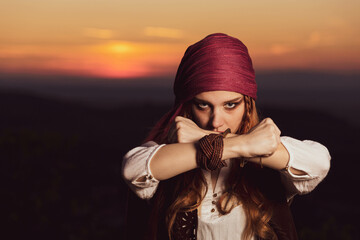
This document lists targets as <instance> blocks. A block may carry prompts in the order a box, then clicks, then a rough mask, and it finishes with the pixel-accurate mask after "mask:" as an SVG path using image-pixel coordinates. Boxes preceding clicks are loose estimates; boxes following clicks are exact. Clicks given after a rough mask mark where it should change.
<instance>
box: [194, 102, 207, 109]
mask: <svg viewBox="0 0 360 240" xmlns="http://www.w3.org/2000/svg"><path fill="white" fill-rule="evenodd" d="M196 106H197V107H198V108H199V109H205V108H207V107H208V106H209V105H208V104H206V103H196Z"/></svg>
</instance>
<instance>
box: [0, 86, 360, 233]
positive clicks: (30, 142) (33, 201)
mask: <svg viewBox="0 0 360 240" xmlns="http://www.w3.org/2000/svg"><path fill="white" fill-rule="evenodd" d="M169 107H170V106H169V105H166V104H164V105H154V104H151V103H133V104H132V103H131V102H127V103H126V105H125V106H124V105H123V106H121V107H120V106H119V107H115V106H112V107H101V106H98V107H91V106H90V105H88V104H85V103H79V102H72V101H70V100H59V99H54V98H46V97H44V96H43V95H42V96H38V95H34V94H30V93H28V92H27V91H23V92H18V91H9V90H6V91H5V90H0V113H1V117H0V159H1V175H2V179H3V183H6V184H5V186H4V188H3V189H4V190H3V194H2V202H3V204H2V205H3V206H6V208H5V210H4V211H3V216H5V219H6V223H5V224H6V225H5V227H4V229H5V231H4V232H2V233H0V234H3V235H4V236H6V234H11V236H12V239H24V238H25V237H27V236H28V235H30V234H31V235H32V236H36V237H37V239H69V238H72V239H121V236H122V233H123V226H124V222H123V221H124V219H123V217H124V212H125V199H126V196H125V192H126V186H125V184H124V182H123V180H122V179H121V176H120V167H121V159H122V156H123V155H124V154H125V153H126V152H127V151H128V150H129V149H130V148H132V147H134V146H136V145H139V144H141V142H142V141H143V139H144V137H145V136H146V134H147V132H148V131H149V130H150V129H151V127H152V126H153V125H154V124H155V122H156V121H157V120H158V119H159V118H160V117H161V116H162V115H163V114H164V113H165V112H166V111H167V110H168V109H169ZM260 114H261V115H262V116H263V117H268V116H269V117H271V118H273V119H274V121H275V122H276V123H277V125H278V126H279V128H280V129H281V131H282V134H283V135H288V136H293V137H295V138H298V139H313V140H316V141H319V142H321V143H323V144H324V145H325V146H327V147H328V149H329V151H330V153H331V155H332V167H331V171H330V173H329V175H328V177H327V178H326V179H325V181H324V182H323V183H321V184H320V185H319V186H318V188H317V189H316V190H315V191H314V192H313V193H311V194H309V195H305V196H298V197H297V198H296V199H295V201H294V202H293V204H292V209H293V213H294V216H295V220H296V223H297V227H298V231H299V235H300V236H301V239H357V238H358V237H359V226H360V224H359V221H360V220H359V219H360V218H359V217H360V206H359V204H358V202H359V200H360V199H359V197H358V196H356V194H355V193H354V192H355V188H356V186H353V185H355V184H356V183H357V182H358V180H357V178H356V176H357V172H358V169H359V167H360V162H359V161H358V149H357V148H358V146H360V141H359V137H360V135H359V128H358V127H355V126H353V125H349V124H348V123H347V122H344V121H342V120H341V119H340V118H336V117H334V116H333V115H331V114H327V113H326V112H319V111H314V110H311V109H306V108H300V109H285V108H279V107H277V108H270V107H261V106H260ZM9 236H10V235H9ZM344 236H345V237H346V236H348V238H344ZM2 239H8V238H5V237H2Z"/></svg>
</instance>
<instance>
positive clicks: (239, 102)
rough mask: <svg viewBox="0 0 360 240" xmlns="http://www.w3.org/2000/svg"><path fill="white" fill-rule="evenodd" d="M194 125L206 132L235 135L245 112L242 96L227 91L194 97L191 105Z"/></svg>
mask: <svg viewBox="0 0 360 240" xmlns="http://www.w3.org/2000/svg"><path fill="white" fill-rule="evenodd" d="M191 108H192V113H193V116H194V121H195V122H196V124H197V125H198V126H199V127H201V128H203V129H206V130H212V131H217V132H223V131H225V130H226V129H227V128H230V129H231V132H232V133H235V132H236V131H237V130H238V128H239V126H240V123H241V120H242V118H243V115H244V111H245V103H244V95H242V94H240V93H236V92H229V91H210V92H202V93H200V94H198V95H196V96H195V97H194V99H193V103H192V107H191Z"/></svg>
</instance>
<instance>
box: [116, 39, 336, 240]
mask: <svg viewBox="0 0 360 240" xmlns="http://www.w3.org/2000/svg"><path fill="white" fill-rule="evenodd" d="M256 91H257V85H256V82H255V73H254V70H253V67H252V62H251V59H250V56H249V54H248V51H247V48H246V46H245V45H244V44H243V43H242V42H241V41H239V40H238V39H236V38H233V37H230V36H227V35H225V34H212V35H209V36H207V37H206V38H204V39H203V40H201V41H199V42H197V43H195V44H194V45H192V46H190V47H189V48H188V49H187V50H186V52H185V55H184V57H183V59H182V61H181V63H180V66H179V68H178V71H177V75H176V79H175V83H174V93H175V97H176V99H175V104H174V106H173V108H172V110H171V111H170V112H169V113H167V114H166V115H165V116H164V117H163V118H162V119H161V120H160V121H159V122H158V123H157V125H156V126H155V127H154V129H153V130H152V131H151V133H150V135H149V136H148V138H147V141H146V143H145V144H143V145H142V146H139V147H137V148H134V149H132V150H131V151H129V152H128V153H127V154H126V155H125V157H124V160H123V176H124V178H125V180H126V182H127V183H128V184H129V186H130V188H131V189H132V190H133V191H134V192H135V193H136V194H137V195H138V196H139V197H140V198H142V199H151V201H150V203H151V207H152V212H151V214H150V223H151V224H150V227H149V229H148V230H147V233H146V235H145V238H146V239H206V240H208V239H296V238H297V237H296V231H295V227H294V224H293V220H292V217H291V213H290V210H289V201H290V200H291V199H292V198H293V197H294V195H295V194H304V193H308V192H310V191H312V190H313V189H314V188H315V186H316V185H317V184H318V183H319V182H320V181H321V180H322V179H323V178H324V177H325V176H326V174H327V172H328V170H329V166H330V155H329V152H328V151H327V149H326V148H325V147H324V146H322V145H321V144H319V143H316V142H313V141H299V140H296V139H293V138H290V137H280V130H279V129H278V127H277V126H276V124H275V123H274V122H273V121H272V120H271V119H269V118H267V119H264V120H262V121H260V122H259V119H258V115H257V110H256V106H255V100H256ZM229 132H230V133H229ZM140 228H141V229H144V228H145V227H144V226H141V227H140Z"/></svg>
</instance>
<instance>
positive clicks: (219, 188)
mask: <svg viewBox="0 0 360 240" xmlns="http://www.w3.org/2000/svg"><path fill="white" fill-rule="evenodd" d="M281 142H282V144H283V145H284V146H285V148H286V149H287V151H288V152H289V156H290V159H289V168H288V169H290V167H293V168H295V169H298V170H301V171H303V172H305V173H306V174H305V175H295V174H293V173H292V172H291V171H289V170H282V171H280V172H281V180H282V183H283V184H284V186H285V189H286V193H287V199H288V200H290V199H291V198H292V197H294V196H295V195H296V194H306V193H308V192H310V191H312V190H313V189H314V188H315V187H316V186H317V185H318V184H319V183H320V182H321V181H322V180H323V179H324V178H325V176H326V175H327V173H328V171H329V168H330V159H331V157H330V154H329V152H328V150H327V148H326V147H325V146H323V145H321V144H320V143H317V142H314V141H310V140H304V141H299V140H296V139H294V138H290V137H281ZM164 145H165V144H161V145H159V144H157V143H155V142H153V141H150V142H147V143H145V144H143V145H141V146H139V147H136V148H134V149H132V150H130V151H129V152H128V153H127V154H126V155H125V156H124V159H123V165H122V174H123V177H124V179H125V181H126V182H127V184H128V185H129V187H130V188H131V189H132V190H133V191H134V192H135V193H136V194H137V195H138V196H139V197H140V198H142V199H150V198H152V196H153V195H154V194H155V192H156V189H157V186H158V184H159V180H157V179H155V178H154V177H153V176H152V173H151V171H150V167H149V166H150V161H151V159H152V157H153V156H154V155H155V153H156V152H157V151H158V150H159V149H160V148H161V147H162V146H164ZM226 161H228V160H226ZM227 165H228V166H230V164H227ZM228 173H229V167H223V168H222V169H221V170H220V173H219V178H218V180H217V183H216V186H215V191H213V186H212V181H211V173H210V172H209V171H206V170H203V174H204V177H205V179H206V181H207V184H208V191H207V193H206V195H205V198H204V200H203V201H202V203H201V206H200V211H199V217H198V229H197V239H199V240H201V239H240V238H241V237H240V236H241V234H242V231H243V229H244V227H245V220H246V219H245V214H244V211H243V208H242V206H241V205H239V206H237V207H236V208H234V209H233V210H232V211H231V212H230V213H229V214H227V215H220V214H219V212H218V211H217V208H216V207H215V203H216V202H217V200H218V199H219V197H220V196H221V194H222V193H223V191H224V186H225V184H224V180H225V179H226V177H227V175H228ZM140 179H141V180H140ZM239 223H242V224H240V225H239Z"/></svg>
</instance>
